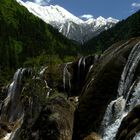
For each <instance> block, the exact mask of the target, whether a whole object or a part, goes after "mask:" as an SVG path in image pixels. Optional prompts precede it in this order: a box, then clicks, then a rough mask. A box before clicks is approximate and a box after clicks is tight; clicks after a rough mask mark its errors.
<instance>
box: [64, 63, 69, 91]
mask: <svg viewBox="0 0 140 140" xmlns="http://www.w3.org/2000/svg"><path fill="white" fill-rule="evenodd" d="M70 64H71V62H68V63H66V65H65V67H64V70H63V88H64V90H65V89H66V85H68V89H69V90H71V73H70V72H69V70H68V65H70Z"/></svg>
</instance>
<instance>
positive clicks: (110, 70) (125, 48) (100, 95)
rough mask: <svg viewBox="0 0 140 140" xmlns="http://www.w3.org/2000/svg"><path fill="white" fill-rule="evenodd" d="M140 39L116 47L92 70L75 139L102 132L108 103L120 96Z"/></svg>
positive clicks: (76, 114)
mask: <svg viewBox="0 0 140 140" xmlns="http://www.w3.org/2000/svg"><path fill="white" fill-rule="evenodd" d="M139 40H140V39H139V38H136V39H131V40H129V41H127V42H120V43H116V44H114V45H112V47H111V48H109V49H108V50H107V51H105V52H104V54H103V55H102V56H101V58H100V60H99V62H98V64H95V65H94V66H93V68H92V69H91V72H90V73H89V74H88V76H87V78H86V84H84V87H83V89H82V93H81V96H80V98H79V105H78V108H77V110H76V112H75V122H74V134H73V140H75V139H76V140H81V139H83V137H85V135H87V134H88V133H89V131H94V132H98V131H99V129H100V125H101V121H102V119H103V116H104V113H105V110H106V108H107V106H108V104H109V103H110V102H111V101H112V100H114V99H115V98H116V96H117V89H118V84H119V80H120V77H121V73H122V71H123V68H124V65H125V64H126V60H127V58H128V55H129V53H130V51H131V49H132V48H133V46H135V44H136V43H137V42H138V41H139Z"/></svg>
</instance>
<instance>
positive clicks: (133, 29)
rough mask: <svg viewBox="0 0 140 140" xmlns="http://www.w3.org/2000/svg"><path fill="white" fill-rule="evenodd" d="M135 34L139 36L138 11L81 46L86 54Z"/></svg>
mask: <svg viewBox="0 0 140 140" xmlns="http://www.w3.org/2000/svg"><path fill="white" fill-rule="evenodd" d="M137 36H140V11H138V12H136V13H135V14H133V15H132V16H130V17H128V18H127V19H126V20H122V21H121V22H119V23H117V24H116V25H115V26H114V27H113V28H111V29H109V30H107V31H104V32H102V33H101V34H100V35H98V36H96V37H94V38H92V39H91V40H89V41H87V42H86V43H85V44H84V45H83V47H82V48H83V52H86V53H87V54H89V53H95V52H103V51H104V50H106V49H107V48H108V47H109V46H110V45H112V44H113V43H115V42H118V41H120V40H127V39H130V38H131V37H137Z"/></svg>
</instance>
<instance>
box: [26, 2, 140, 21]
mask: <svg viewBox="0 0 140 140" xmlns="http://www.w3.org/2000/svg"><path fill="white" fill-rule="evenodd" d="M23 1H27V0H23ZM30 1H32V2H36V3H38V4H42V5H51V4H52V5H60V6H62V7H63V8H65V9H66V10H68V11H69V12H71V13H72V14H74V15H76V16H82V15H84V17H91V15H92V16H93V17H95V18H97V17H98V16H103V17H105V18H107V17H113V18H117V19H119V20H121V19H125V18H127V17H128V16H129V15H131V14H133V13H134V12H136V11H137V10H139V9H140V0H30Z"/></svg>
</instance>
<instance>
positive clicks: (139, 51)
mask: <svg viewBox="0 0 140 140" xmlns="http://www.w3.org/2000/svg"><path fill="white" fill-rule="evenodd" d="M139 62H140V42H139V43H138V44H136V45H135V46H134V48H133V49H132V51H131V53H130V55H129V57H128V60H127V63H126V65H125V67H124V70H123V72H122V75H121V80H120V83H119V86H118V98H117V99H116V100H114V101H112V102H111V103H110V104H109V105H108V107H107V109H106V112H105V115H104V118H103V121H102V124H101V128H100V133H101V135H102V139H103V140H114V139H115V136H116V133H117V130H118V128H119V126H120V124H121V121H122V119H123V118H124V117H125V116H126V115H127V114H128V112H129V111H131V110H132V109H133V108H134V107H135V106H136V105H138V104H139V103H140V95H139V92H140V80H139V79H137V80H135V81H134V82H133V83H132V81H133V78H134V73H135V70H136V68H137V66H138V63H139ZM130 95H131V96H130ZM138 138H139V139H140V137H139V135H137V136H136V137H135V138H134V140H138Z"/></svg>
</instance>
